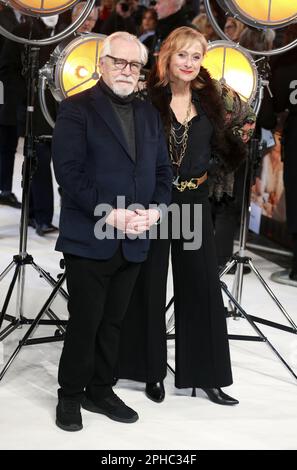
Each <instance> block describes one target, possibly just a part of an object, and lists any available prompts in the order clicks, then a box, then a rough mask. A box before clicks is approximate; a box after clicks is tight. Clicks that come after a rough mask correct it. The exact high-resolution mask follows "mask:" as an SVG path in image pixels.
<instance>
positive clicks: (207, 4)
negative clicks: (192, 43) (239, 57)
mask: <svg viewBox="0 0 297 470" xmlns="http://www.w3.org/2000/svg"><path fill="white" fill-rule="evenodd" d="M219 3H220V5H222V8H224V5H226V2H224V3H223V2H222V1H220V2H219ZM204 6H205V11H206V14H207V16H208V18H209V21H210V23H211V25H212V27H213V29H214V30H215V32H216V33H217V34H218V35H219V36H220V37H221V38H222V39H225V41H229V42H231V43H233V44H235V45H236V44H237V43H236V42H234V41H231V39H230V38H229V37H228V36H227V35H226V34H225V33H224V31H223V30H222V29H221V28H220V26H219V25H218V22H217V20H216V18H215V16H214V14H213V12H212V9H211V6H210V0H204ZM226 6H227V5H226ZM226 14H227V12H226ZM233 16H234V15H233ZM237 16H238V14H237ZM254 27H257V28H259V29H267V27H263V26H262V25H260V24H258V23H257V22H255V24H254ZM296 46H297V39H295V40H294V41H292V42H291V43H290V44H287V45H286V46H282V47H279V48H277V49H272V50H271V51H254V50H253V49H248V48H246V47H243V46H240V47H241V48H242V49H244V50H245V51H247V52H249V53H250V54H253V55H258V56H266V57H269V56H274V55H277V54H282V53H284V52H287V51H289V50H291V49H293V48H294V47H296Z"/></svg>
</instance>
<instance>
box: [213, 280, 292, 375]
mask: <svg viewBox="0 0 297 470" xmlns="http://www.w3.org/2000/svg"><path fill="white" fill-rule="evenodd" d="M221 287H222V289H223V291H224V292H225V294H226V295H227V297H228V298H229V300H230V301H231V302H232V303H233V304H234V305H235V307H236V308H237V309H238V310H239V311H240V313H241V315H242V316H243V317H244V318H245V319H246V320H247V321H248V323H249V324H250V325H251V327H252V328H253V329H254V330H255V331H256V332H257V334H258V335H259V336H260V337H261V338H262V339H263V341H265V343H267V344H268V346H269V347H270V348H271V349H272V351H273V352H274V354H276V356H277V357H278V358H279V360H280V361H281V362H282V363H283V365H284V366H285V367H286V368H287V369H288V371H289V372H290V373H291V374H292V375H293V377H294V379H296V380H297V375H296V374H295V372H294V371H293V370H292V369H291V367H290V366H289V364H287V362H286V361H285V360H284V358H283V357H282V356H281V355H280V354H279V352H278V351H277V350H276V349H275V347H274V346H273V345H272V344H271V343H270V341H269V340H268V339H267V338H266V336H264V335H263V333H262V331H261V330H260V329H259V328H258V326H257V325H256V324H255V323H254V322H253V320H251V318H250V316H249V315H248V314H247V313H246V311H245V310H243V308H242V307H241V305H240V304H239V303H238V302H237V300H236V299H235V298H234V296H233V295H232V294H231V292H229V290H228V288H227V286H226V284H224V283H223V282H221Z"/></svg>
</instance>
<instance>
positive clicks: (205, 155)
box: [171, 91, 214, 179]
mask: <svg viewBox="0 0 297 470" xmlns="http://www.w3.org/2000/svg"><path fill="white" fill-rule="evenodd" d="M192 102H193V103H194V105H195V108H196V110H197V116H194V117H193V118H192V119H191V121H190V122H189V125H190V127H189V131H188V132H189V137H188V143H187V148H186V152H185V156H184V158H183V161H182V163H181V166H180V169H179V173H178V174H179V175H180V177H181V179H190V178H196V177H199V176H201V175H202V174H204V173H205V172H206V171H207V170H208V168H209V163H210V157H211V138H212V135H213V131H214V130H213V125H212V123H211V121H210V120H209V119H208V117H207V115H206V113H205V111H204V110H203V108H202V106H201V103H200V100H199V92H197V91H193V93H192ZM171 117H172V123H173V125H174V127H175V128H176V129H180V130H179V131H177V132H176V133H177V136H178V137H180V136H181V135H182V133H183V131H184V126H182V125H181V124H180V123H179V122H178V121H177V119H176V116H175V114H174V113H173V111H172V110H171ZM177 154H178V155H180V148H178V150H177ZM173 170H174V173H175V174H176V165H173Z"/></svg>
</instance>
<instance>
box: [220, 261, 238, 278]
mask: <svg viewBox="0 0 297 470" xmlns="http://www.w3.org/2000/svg"><path fill="white" fill-rule="evenodd" d="M235 263H236V261H235V259H232V258H231V260H230V261H229V264H226V266H225V267H224V268H223V269H222V270H221V271H220V273H219V277H220V278H221V277H222V276H224V274H226V273H228V272H229V271H230V269H231V268H233V266H234V264H235Z"/></svg>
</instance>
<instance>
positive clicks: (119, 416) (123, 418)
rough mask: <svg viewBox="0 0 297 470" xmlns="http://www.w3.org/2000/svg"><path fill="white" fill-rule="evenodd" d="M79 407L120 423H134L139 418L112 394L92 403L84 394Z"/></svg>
mask: <svg viewBox="0 0 297 470" xmlns="http://www.w3.org/2000/svg"><path fill="white" fill-rule="evenodd" d="M81 406H82V407H83V409H84V410H88V411H91V412H92V413H100V414H102V415H105V416H108V418H110V419H113V420H114V421H119V422H120V423H135V421H137V420H138V418H139V416H138V414H137V413H136V411H134V410H132V408H129V406H127V405H126V404H125V403H124V402H123V401H122V400H121V399H120V398H119V397H118V396H117V395H116V394H115V393H114V392H112V395H109V396H108V397H106V398H103V399H101V400H98V401H97V400H96V401H93V400H91V399H90V398H89V397H88V396H87V395H86V394H85V396H84V398H83V399H82V403H81Z"/></svg>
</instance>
